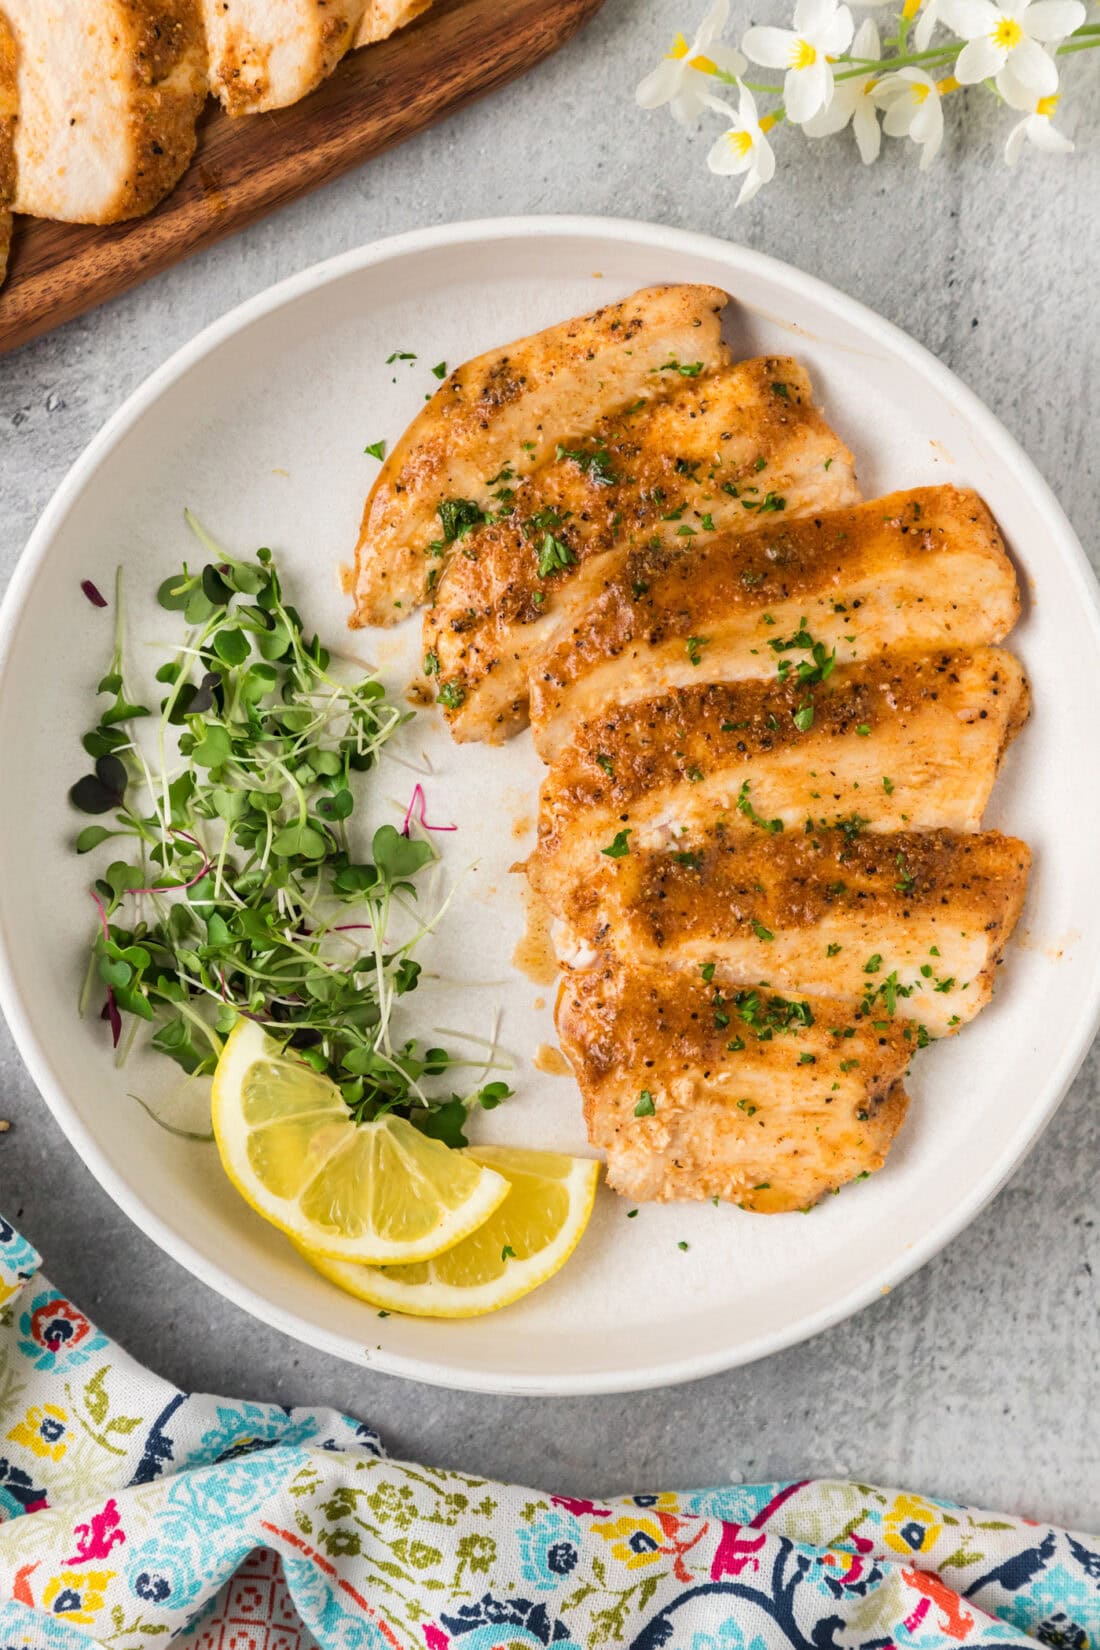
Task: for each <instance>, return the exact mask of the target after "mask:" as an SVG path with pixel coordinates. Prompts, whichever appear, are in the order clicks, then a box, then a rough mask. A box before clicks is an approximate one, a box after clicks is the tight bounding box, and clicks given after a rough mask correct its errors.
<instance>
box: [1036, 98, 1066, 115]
mask: <svg viewBox="0 0 1100 1650" xmlns="http://www.w3.org/2000/svg"><path fill="white" fill-rule="evenodd" d="M1059 95H1060V94H1059V93H1058V92H1051V94H1050V96H1049V97H1041V98H1040V99H1039V101H1038V103H1037V104H1036V105H1035V113H1036V114H1037V115H1046V117H1047V119H1048V120H1049V119H1050V117H1051V115H1052V114H1053V113H1054V111H1055V109H1056V108H1057V107H1058V98H1059Z"/></svg>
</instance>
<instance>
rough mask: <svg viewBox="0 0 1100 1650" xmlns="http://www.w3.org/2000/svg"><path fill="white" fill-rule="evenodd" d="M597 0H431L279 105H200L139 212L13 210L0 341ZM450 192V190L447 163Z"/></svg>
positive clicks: (206, 236) (267, 193)
mask: <svg viewBox="0 0 1100 1650" xmlns="http://www.w3.org/2000/svg"><path fill="white" fill-rule="evenodd" d="M601 4H602V0H435V5H434V6H433V7H432V9H431V10H430V11H429V12H427V13H426V14H425V15H424V16H423V17H421V18H419V19H418V20H417V22H415V23H413V24H412V25H411V26H410V27H409V28H408V29H404V30H402V31H401V32H400V33H398V34H396V35H394V36H393V37H392V38H391V39H389V40H384V41H382V42H380V43H379V44H378V45H375V46H367V47H365V48H364V49H363V50H361V51H357V52H351V53H349V54H348V56H347V57H345V58H344V60H343V62H342V63H341V64H340V65H339V67H338V68H337V69H336V71H335V73H334V74H332V75H331V76H330V78H329V79H328V80H327V81H325V83H324V85H323V86H320V87H319V88H318V89H317V91H315V92H313V93H312V94H311V96H309V97H307V98H304V99H303V100H302V101H301V102H300V103H296V104H294V105H293V106H292V107H291V108H289V109H279V110H275V111H273V112H272V113H271V114H263V115H249V116H245V117H243V118H239V119H237V120H230V118H229V117H228V115H226V114H224V113H223V112H222V110H221V108H220V106H218V105H217V104H215V103H213V102H211V103H209V104H208V105H207V108H206V111H205V113H204V115H203V117H202V119H201V120H200V122H199V142H198V148H197V150H196V152H195V157H194V159H193V160H192V162H191V165H190V167H189V169H188V171H187V172H186V173H185V174H184V176H183V178H182V179H181V181H180V182H179V183H178V184H177V185H176V187H175V189H174V190H173V191H172V193H171V194H170V195H169V196H168V198H167V199H166V200H164V201H162V202H161V204H160V206H158V207H157V209H156V210H155V211H154V212H151V213H150V214H149V215H148V216H147V217H144V218H137V219H135V220H134V221H133V222H132V223H123V224H112V225H110V226H109V227H107V228H99V227H96V226H90V225H85V224H62V223H47V222H44V221H43V220H41V219H35V218H17V219H16V227H15V237H14V241H13V245H12V253H11V261H10V264H9V270H8V280H7V284H6V285H5V286H4V287H3V288H0V351H4V350H10V349H14V348H15V347H16V346H17V345H19V344H23V343H26V342H27V340H28V339H30V338H33V337H35V336H36V335H37V334H38V333H41V332H46V331H48V330H49V329H50V328H51V327H56V326H60V325H61V323H62V322H63V321H68V320H71V319H72V317H73V316H74V315H79V314H81V313H82V312H83V311H84V310H86V309H91V308H92V307H93V305H95V304H100V303H103V301H104V300H105V299H107V298H113V297H114V296H115V295H116V294H117V293H119V292H124V291H125V290H126V288H127V287H131V286H134V285H136V284H137V282H138V281H143V280H145V279H146V278H147V276H149V275H155V274H157V273H158V272H159V271H160V270H162V269H167V268H168V267H169V265H171V264H174V263H177V262H178V261H179V260H180V259H181V258H186V257H187V256H188V254H189V253H191V252H196V251H198V249H199V248H200V247H203V246H209V245H210V244H211V242H212V241H216V240H219V239H220V238H221V237H222V236H223V235H230V234H232V233H233V231H234V230H236V229H241V228H242V227H243V226H244V225H245V224H247V223H252V222H253V221H254V220H255V219H256V218H260V217H263V215H264V214H265V213H266V212H272V211H274V210H275V208H276V207H278V206H283V205H284V204H285V203H286V202H287V201H291V200H293V199H294V198H295V197H296V196H298V195H303V194H305V193H306V191H307V190H309V189H314V188H316V186H317V185H318V184H321V183H327V182H328V180H329V179H330V178H334V177H336V176H337V175H338V174H339V173H341V172H345V171H347V169H348V168H349V167H351V166H356V165H358V164H359V162H360V161H363V160H366V159H367V158H368V157H369V156H371V155H377V154H380V153H381V152H382V150H383V149H388V148H389V147H390V146H391V145H392V144H395V143H400V142H401V140H402V139H403V138H407V137H411V136H412V134H413V133H414V132H420V131H423V130H424V128H425V127H427V126H431V125H432V124H433V123H434V122H435V121H437V120H441V119H442V118H443V117H444V115H449V114H452V113H453V112H454V111H455V110H456V109H461V108H462V107H463V106H464V105H465V104H467V103H470V102H472V100H473V99H474V98H477V97H481V96H482V95H483V94H484V93H485V92H490V91H492V90H493V88H494V87H496V86H502V85H503V84H504V83H505V81H507V80H511V79H513V78H514V77H515V76H516V75H518V74H522V73H523V72H524V70H526V69H529V68H531V66H532V65H533V64H535V63H537V62H538V61H539V60H540V58H543V57H546V56H548V55H549V54H550V53H551V52H553V51H556V50H557V48H558V47H559V46H561V45H563V44H564V42H565V41H566V40H568V38H569V36H570V35H571V34H573V33H574V32H575V30H576V29H578V28H579V27H580V26H581V24H582V23H584V22H586V21H587V20H588V19H589V18H590V17H592V16H593V15H594V14H595V13H596V12H597V11H598V10H599V7H600V5H601ZM454 181H455V202H456V204H457V202H458V201H459V200H460V199H461V195H460V183H461V177H460V175H459V172H458V170H457V168H456V175H455V180H454Z"/></svg>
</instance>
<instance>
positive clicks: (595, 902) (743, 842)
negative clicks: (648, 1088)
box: [557, 824, 1031, 1037]
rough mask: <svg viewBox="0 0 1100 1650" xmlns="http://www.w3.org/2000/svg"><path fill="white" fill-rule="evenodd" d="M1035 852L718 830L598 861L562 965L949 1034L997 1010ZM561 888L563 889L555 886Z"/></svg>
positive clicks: (901, 836)
mask: <svg viewBox="0 0 1100 1650" xmlns="http://www.w3.org/2000/svg"><path fill="white" fill-rule="evenodd" d="M1030 857H1031V856H1030V854H1029V852H1028V849H1027V846H1026V844H1025V843H1023V842H1018V841H1016V840H1015V839H1014V838H1012V837H1006V836H1001V835H1000V834H999V833H998V832H996V831H988V832H985V833H981V834H969V833H959V832H956V831H936V830H932V831H898V832H871V833H863V832H861V831H859V830H853V829H851V827H850V826H846V827H844V828H838V827H835V826H833V827H827V828H825V829H822V828H820V827H818V828H816V829H814V830H813V831H810V832H806V831H804V830H800V831H797V832H796V831H783V832H781V833H772V832H769V831H763V830H752V829H750V830H730V829H725V828H724V827H723V826H722V825H720V824H719V825H711V826H709V827H708V828H707V829H705V830H703V831H702V832H700V833H698V834H697V835H692V836H690V837H683V838H680V839H678V840H677V841H676V842H675V844H671V843H670V844H669V846H668V847H666V848H649V849H645V850H639V851H637V852H633V853H630V854H628V855H626V856H625V857H624V858H622V859H618V860H606V859H605V860H604V861H603V864H602V866H600V867H599V868H598V869H597V870H595V872H594V874H592V875H591V876H590V877H589V878H588V879H587V880H586V881H585V882H583V883H575V884H573V885H572V886H570V887H569V888H567V889H565V890H564V892H565V896H566V903H565V907H564V909H562V910H560V911H559V912H558V913H557V914H558V915H559V916H561V917H564V918H565V919H566V922H567V924H568V930H567V934H568V936H570V937H567V938H566V939H564V940H563V941H561V942H559V944H561V945H562V947H563V960H564V961H566V962H568V961H569V960H570V954H572V955H574V956H575V955H577V947H578V946H581V947H590V948H592V949H596V950H599V949H605V950H613V951H614V952H615V953H616V954H617V955H618V956H619V957H620V959H621V961H622V963H623V965H624V966H627V965H630V964H633V963H635V962H638V963H643V964H646V965H649V966H652V967H655V968H657V967H661V966H665V967H668V968H682V969H688V970H691V971H694V972H696V973H697V972H698V971H699V970H700V969H703V968H705V969H707V970H708V971H709V972H710V973H711V975H712V977H713V978H714V979H716V980H718V981H719V983H721V984H723V985H738V986H745V985H755V984H756V983H757V982H758V981H759V980H761V979H763V978H766V979H767V980H768V982H769V984H770V985H771V986H772V987H773V988H774V989H775V990H776V991H780V992H785V993H790V992H809V993H810V994H811V995H814V994H817V995H823V996H830V997H845V998H851V999H854V1000H856V1001H858V1002H860V1003H862V1005H863V1008H864V1011H865V1012H866V1013H871V1012H872V1010H873V1011H874V1015H875V1016H878V1017H881V1016H882V1015H883V1014H886V1015H889V1016H892V1015H893V1014H895V1013H897V1014H899V1015H901V1016H902V1017H903V1018H905V1019H910V1020H916V1021H918V1022H919V1023H920V1025H921V1026H922V1027H923V1028H924V1030H925V1031H926V1033H927V1034H928V1035H930V1036H933V1037H942V1036H945V1035H947V1034H948V1033H950V1032H952V1031H954V1030H955V1029H956V1027H957V1026H959V1025H962V1024H965V1022H966V1021H967V1020H972V1019H973V1018H974V1016H975V1014H977V1013H978V1011H979V1009H981V1008H983V1007H984V1006H985V1004H986V1003H987V1002H988V1001H989V997H990V994H991V992H992V989H993V976H994V973H995V971H996V966H997V963H998V961H999V959H1000V956H1001V952H1002V951H1003V949H1004V947H1005V945H1006V944H1007V942H1008V938H1009V936H1010V934H1011V933H1012V930H1013V928H1014V927H1015V925H1016V920H1017V918H1018V917H1019V914H1020V909H1021V906H1022V905H1023V900H1024V894H1025V892H1026V889H1027V873H1028V866H1029V864H1030ZM559 891H560V890H559Z"/></svg>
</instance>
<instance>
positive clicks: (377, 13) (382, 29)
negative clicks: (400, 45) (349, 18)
mask: <svg viewBox="0 0 1100 1650" xmlns="http://www.w3.org/2000/svg"><path fill="white" fill-rule="evenodd" d="M431 3H432V0H367V8H366V11H365V12H364V13H363V18H362V21H361V23H360V24H359V28H358V30H357V31H356V35H355V44H356V45H357V46H370V45H372V44H373V43H374V41H376V40H388V39H389V37H390V35H391V34H396V32H397V30H398V29H403V28H404V27H405V25H406V24H407V23H411V22H412V21H413V19H414V18H417V17H419V16H420V15H421V13H422V12H426V11H427V10H428V7H429V6H430V5H431Z"/></svg>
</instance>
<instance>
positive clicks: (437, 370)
mask: <svg viewBox="0 0 1100 1650" xmlns="http://www.w3.org/2000/svg"><path fill="white" fill-rule="evenodd" d="M446 376H447V363H446V361H437V362H436V364H435V366H434V367H433V368H432V377H433V378H446Z"/></svg>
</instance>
